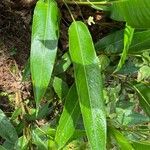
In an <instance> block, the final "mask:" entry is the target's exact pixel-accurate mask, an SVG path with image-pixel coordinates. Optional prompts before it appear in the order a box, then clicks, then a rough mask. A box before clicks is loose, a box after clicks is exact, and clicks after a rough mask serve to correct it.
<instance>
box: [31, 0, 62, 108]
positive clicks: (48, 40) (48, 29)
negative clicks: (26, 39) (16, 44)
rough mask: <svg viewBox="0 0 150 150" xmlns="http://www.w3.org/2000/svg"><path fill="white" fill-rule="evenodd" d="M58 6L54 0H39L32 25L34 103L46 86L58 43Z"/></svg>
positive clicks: (41, 95)
mask: <svg viewBox="0 0 150 150" xmlns="http://www.w3.org/2000/svg"><path fill="white" fill-rule="evenodd" d="M58 22H59V21H58V8H57V4H56V2H55V1H54V0H47V1H43V0H39V1H38V2H37V4H36V8H35V10H34V16H33V25H32V42H31V58H30V66H31V76H32V83H33V87H34V95H35V100H36V105H37V106H38V105H39V103H40V100H41V98H42V97H43V95H44V94H45V91H46V89H47V87H48V84H49V81H50V78H51V74H52V70H53V66H54V63H55V57H56V52H57V44H58V30H59V27H58V26H59V24H58Z"/></svg>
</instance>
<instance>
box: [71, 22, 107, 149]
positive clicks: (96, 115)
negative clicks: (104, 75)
mask: <svg viewBox="0 0 150 150" xmlns="http://www.w3.org/2000/svg"><path fill="white" fill-rule="evenodd" d="M69 52H70V55H71V59H72V62H73V65H74V75H75V82H76V87H77V92H78V97H79V103H80V108H81V113H82V117H83V122H84V127H85V130H86V134H87V137H88V140H89V143H90V146H91V149H92V150H99V149H101V150H105V149H106V116H105V108H104V99H103V92H102V91H103V89H102V79H101V72H100V67H99V61H98V57H97V56H96V53H95V49H94V45H93V42H92V38H91V35H90V33H89V31H88V28H87V27H86V25H85V24H84V23H82V22H80V21H77V22H73V23H72V24H71V26H70V28H69Z"/></svg>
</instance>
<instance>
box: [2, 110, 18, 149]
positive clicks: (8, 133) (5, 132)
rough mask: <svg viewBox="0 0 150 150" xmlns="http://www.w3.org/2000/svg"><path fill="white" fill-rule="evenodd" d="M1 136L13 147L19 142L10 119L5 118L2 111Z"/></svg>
mask: <svg viewBox="0 0 150 150" xmlns="http://www.w3.org/2000/svg"><path fill="white" fill-rule="evenodd" d="M0 136H1V137H2V138H4V139H5V140H6V141H7V142H9V143H10V145H11V147H12V148H13V147H14V146H15V143H16V142H17V140H18V135H17V132H16V130H15V128H14V127H13V125H12V124H11V123H10V121H9V119H8V118H7V117H6V116H5V114H4V113H3V111H2V110H1V109H0Z"/></svg>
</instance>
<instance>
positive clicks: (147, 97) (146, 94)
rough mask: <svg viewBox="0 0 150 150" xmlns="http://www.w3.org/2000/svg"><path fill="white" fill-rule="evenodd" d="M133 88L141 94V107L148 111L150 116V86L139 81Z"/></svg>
mask: <svg viewBox="0 0 150 150" xmlns="http://www.w3.org/2000/svg"><path fill="white" fill-rule="evenodd" d="M133 88H134V89H135V90H136V91H137V93H138V94H139V97H140V100H139V102H140V105H141V107H142V108H143V110H144V111H145V113H147V115H148V116H149V117H150V86H149V85H146V84H143V83H139V84H136V85H133Z"/></svg>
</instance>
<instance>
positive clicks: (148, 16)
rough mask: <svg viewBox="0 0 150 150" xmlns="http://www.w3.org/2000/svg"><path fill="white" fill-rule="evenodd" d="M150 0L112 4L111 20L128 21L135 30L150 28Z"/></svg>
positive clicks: (123, 0)
mask: <svg viewBox="0 0 150 150" xmlns="http://www.w3.org/2000/svg"><path fill="white" fill-rule="evenodd" d="M149 10H150V2H149V0H119V1H115V2H112V5H111V18H112V19H115V20H118V21H126V22H127V23H128V25H130V26H132V27H133V28H150V11H149Z"/></svg>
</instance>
